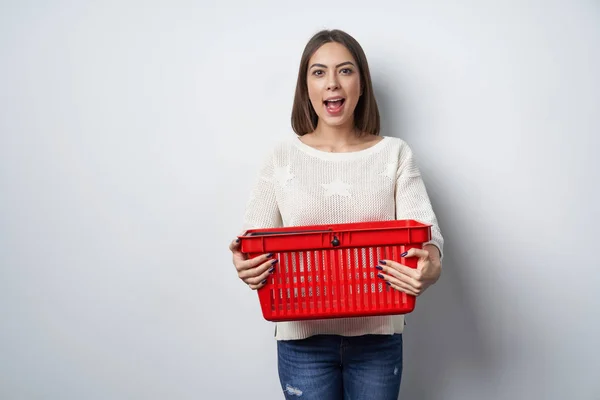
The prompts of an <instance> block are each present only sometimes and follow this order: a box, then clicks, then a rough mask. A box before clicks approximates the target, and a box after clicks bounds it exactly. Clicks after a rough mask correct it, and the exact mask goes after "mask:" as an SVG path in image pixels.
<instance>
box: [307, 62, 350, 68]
mask: <svg viewBox="0 0 600 400" xmlns="http://www.w3.org/2000/svg"><path fill="white" fill-rule="evenodd" d="M343 65H352V66H353V67H356V65H354V63H353V62H352V61H344V62H343V63H339V64H338V65H336V66H335V67H336V68H339V67H341V66H343ZM314 67H320V68H327V65H325V64H313V65H311V66H310V68H314ZM310 68H309V69H310Z"/></svg>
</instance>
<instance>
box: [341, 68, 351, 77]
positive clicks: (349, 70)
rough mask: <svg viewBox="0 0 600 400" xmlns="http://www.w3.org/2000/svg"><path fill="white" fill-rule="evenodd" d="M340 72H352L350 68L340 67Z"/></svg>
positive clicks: (346, 73)
mask: <svg viewBox="0 0 600 400" xmlns="http://www.w3.org/2000/svg"><path fill="white" fill-rule="evenodd" d="M340 72H341V73H342V74H344V75H350V74H351V73H352V70H351V69H350V68H342V69H341V70H340Z"/></svg>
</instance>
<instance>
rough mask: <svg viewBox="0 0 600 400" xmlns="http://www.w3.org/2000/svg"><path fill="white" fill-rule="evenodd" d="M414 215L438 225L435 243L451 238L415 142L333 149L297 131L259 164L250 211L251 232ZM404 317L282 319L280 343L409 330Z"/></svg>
mask: <svg viewBox="0 0 600 400" xmlns="http://www.w3.org/2000/svg"><path fill="white" fill-rule="evenodd" d="M393 219H413V220H417V221H420V222H423V223H427V224H431V225H432V228H431V234H432V238H431V241H430V242H428V243H431V244H434V245H435V246H437V247H438V248H439V249H440V253H442V251H443V244H444V239H443V237H442V235H441V232H440V228H439V226H438V222H437V218H436V215H435V213H434V211H433V209H432V207H431V202H430V200H429V196H428V194H427V190H426V188H425V185H424V183H423V180H422V178H421V173H420V171H419V168H418V166H417V164H416V162H415V158H414V156H413V153H412V151H411V149H410V147H409V146H408V145H407V144H406V142H404V141H403V140H401V139H398V138H394V137H389V136H384V137H383V139H382V140H381V141H379V142H377V143H376V144H375V145H373V146H371V147H369V148H367V149H364V150H360V151H355V152H346V153H329V152H325V151H321V150H317V149H315V148H313V147H310V146H308V145H306V144H304V143H303V142H302V141H301V140H300V139H299V138H298V137H297V136H295V135H292V137H290V138H288V139H286V140H283V141H281V142H279V143H278V144H277V145H276V146H275V147H274V148H273V149H272V151H271V152H269V154H268V156H267V157H266V159H265V161H264V162H263V164H262V167H261V168H260V171H259V174H258V179H257V181H256V183H255V186H254V188H253V190H252V193H251V196H250V199H249V201H248V203H247V206H246V212H245V215H244V229H251V228H254V229H255V228H275V227H287V226H306V225H320V224H341V223H348V222H366V221H386V220H393ZM403 330H404V316H402V315H394V316H375V317H355V318H336V319H320V320H308V321H292V322H278V323H277V325H276V333H275V338H276V339H277V340H294V339H304V338H307V337H310V336H312V335H317V334H336V335H342V336H360V335H366V334H383V335H391V334H394V333H402V332H403Z"/></svg>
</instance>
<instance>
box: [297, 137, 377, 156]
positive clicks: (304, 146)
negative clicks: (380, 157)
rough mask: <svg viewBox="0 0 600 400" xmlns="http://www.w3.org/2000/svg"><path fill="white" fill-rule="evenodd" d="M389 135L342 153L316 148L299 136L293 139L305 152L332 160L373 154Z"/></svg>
mask: <svg viewBox="0 0 600 400" xmlns="http://www.w3.org/2000/svg"><path fill="white" fill-rule="evenodd" d="M387 141H388V137H387V136H382V139H381V140H380V141H379V142H377V143H375V144H374V145H373V146H370V147H367V148H366V149H362V150H356V151H345V152H342V153H331V152H328V151H323V150H319V149H315V148H314V147H312V146H309V145H307V144H306V143H304V142H303V141H302V140H300V137H299V136H296V137H295V138H294V140H293V143H294V145H295V146H296V147H297V148H298V149H299V150H301V151H303V152H304V153H307V154H309V155H311V156H314V157H318V158H321V159H323V160H332V161H340V160H352V159H356V158H359V157H365V156H368V155H370V154H373V153H375V152H377V151H379V149H381V148H382V147H383V146H384V145H385V143H387Z"/></svg>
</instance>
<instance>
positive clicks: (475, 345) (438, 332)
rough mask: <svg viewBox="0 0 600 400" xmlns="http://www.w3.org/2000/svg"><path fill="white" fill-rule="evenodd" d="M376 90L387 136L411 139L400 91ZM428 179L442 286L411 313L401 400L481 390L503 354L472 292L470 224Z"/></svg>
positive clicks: (424, 399) (431, 290)
mask: <svg viewBox="0 0 600 400" xmlns="http://www.w3.org/2000/svg"><path fill="white" fill-rule="evenodd" d="M375 92H376V93H377V102H378V106H379V109H380V112H381V115H382V121H381V123H382V128H383V129H382V131H383V134H384V135H386V136H396V137H400V138H403V139H406V140H407V142H409V143H410V142H411V140H410V134H408V133H407V131H406V127H407V126H408V125H410V124H407V122H406V119H405V118H404V112H403V111H405V110H406V107H402V105H403V104H404V102H403V100H402V99H401V98H400V97H401V94H400V93H398V89H397V88H395V89H393V91H392V90H391V89H388V88H386V87H383V86H382V85H375ZM392 92H393V93H392ZM407 117H408V116H407ZM424 180H425V184H426V185H427V187H428V192H429V194H430V196H431V201H432V203H433V207H434V210H435V212H436V214H437V217H438V222H439V224H440V227H441V229H442V233H443V235H444V238H445V244H444V265H443V268H444V269H443V273H442V276H441V278H440V280H439V281H438V282H437V284H436V285H434V286H432V287H430V288H429V289H428V291H427V292H425V294H424V295H423V296H421V297H419V298H418V299H417V305H416V308H415V311H414V312H413V313H412V314H410V315H408V316H407V317H406V321H407V325H406V329H405V333H404V370H403V378H402V387H401V390H400V393H401V394H400V399H419V400H434V399H444V400H448V399H449V398H450V397H448V396H449V395H450V396H451V393H456V391H457V390H458V388H457V387H456V386H455V385H460V382H462V383H463V384H465V383H468V384H470V385H473V390H474V392H475V393H477V388H476V387H475V386H476V385H477V384H478V383H481V382H483V381H485V377H486V376H490V374H492V371H493V368H494V367H493V360H494V359H498V358H496V357H495V356H494V354H492V350H493V348H494V346H493V344H492V343H489V342H488V341H487V338H486V337H485V336H484V332H483V331H482V330H481V328H480V323H479V322H478V321H477V312H476V311H477V309H476V307H477V304H478V303H477V302H476V299H475V296H474V295H472V294H470V293H469V290H468V282H469V279H468V275H467V274H468V271H467V268H465V263H466V262H468V260H469V255H468V254H467V251H468V245H467V244H465V243H468V242H469V240H468V238H465V237H466V236H468V235H465V234H464V233H465V232H464V231H465V230H466V227H461V226H459V224H460V222H459V221H455V220H453V218H452V215H453V214H452V204H453V203H454V202H453V201H446V200H447V199H444V198H443V196H444V194H443V193H442V191H440V190H439V189H440V188H431V187H430V185H431V184H428V182H432V181H433V180H429V179H427V176H426V175H424ZM459 237H460V238H461V240H457V239H456V238H459ZM474 268H475V266H474ZM464 391H465V390H464V389H463V390H462V392H463V393H464Z"/></svg>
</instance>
